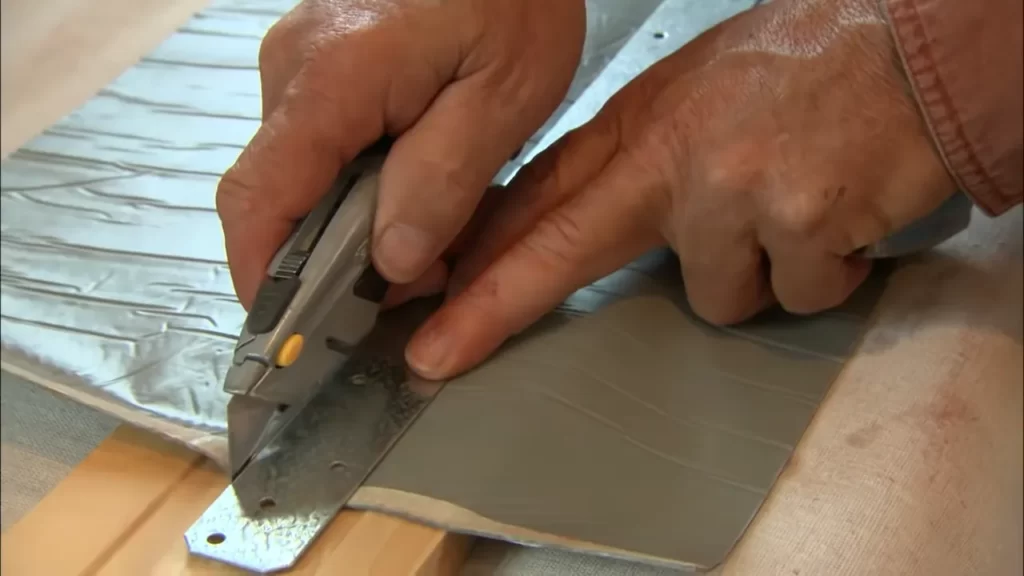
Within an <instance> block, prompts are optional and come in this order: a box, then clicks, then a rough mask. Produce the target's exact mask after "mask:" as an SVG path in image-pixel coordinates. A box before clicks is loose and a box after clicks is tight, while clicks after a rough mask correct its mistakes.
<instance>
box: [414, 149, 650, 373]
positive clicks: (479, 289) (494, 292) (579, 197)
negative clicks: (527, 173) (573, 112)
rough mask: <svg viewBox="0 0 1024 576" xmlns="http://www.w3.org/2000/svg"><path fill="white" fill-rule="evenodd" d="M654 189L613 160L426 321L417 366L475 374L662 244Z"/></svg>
mask: <svg viewBox="0 0 1024 576" xmlns="http://www.w3.org/2000/svg"><path fill="white" fill-rule="evenodd" d="M654 186H656V184H654V183H651V184H644V183H640V184H638V178H637V174H636V172H635V169H634V168H633V167H632V166H631V165H629V162H628V161H627V160H624V159H623V158H622V157H620V158H619V162H614V161H613V162H612V163H611V164H610V165H609V166H608V168H607V169H606V171H605V172H603V173H602V174H601V175H600V176H599V177H598V178H597V179H596V180H595V181H594V182H593V183H592V184H590V185H588V186H586V188H584V189H583V190H582V191H581V192H579V193H577V194H576V195H575V196H574V197H573V198H572V199H571V200H568V201H567V202H565V203H564V204H562V205H561V206H560V207H558V208H556V209H554V210H553V211H551V212H549V213H548V214H547V215H545V216H543V217H542V218H541V219H540V220H538V221H537V223H536V224H535V225H534V226H533V227H532V228H531V229H530V230H529V231H528V232H527V233H526V234H525V235H523V236H522V237H521V238H520V239H519V240H518V241H517V242H516V243H515V244H513V245H512V246H511V247H510V248H509V249H508V250H506V251H505V252H504V253H503V254H502V255H501V256H500V257H498V258H497V260H495V261H494V262H493V263H492V264H491V265H490V266H488V267H487V268H486V269H485V270H484V271H483V273H481V274H480V275H479V276H478V277H477V278H476V279H475V280H473V282H472V283H470V284H469V286H468V287H467V288H466V289H465V290H463V291H462V292H460V293H459V294H458V295H457V296H455V297H454V298H453V299H452V300H450V301H449V302H447V303H446V304H445V305H444V306H443V307H442V308H441V309H440V310H439V311H438V312H437V313H436V314H435V315H434V316H433V317H431V318H430V319H429V320H428V321H427V322H426V324H424V326H423V327H422V328H421V329H420V330H419V331H418V332H417V333H416V334H415V335H414V336H413V340H412V341H411V342H410V345H409V348H408V350H407V353H406V357H407V361H408V362H409V364H410V366H411V367H412V368H413V369H414V370H416V371H417V372H419V373H420V374H421V375H422V376H424V377H427V378H432V379H434V378H437V379H440V378H448V377H451V376H454V375H456V374H458V373H461V372H463V371H465V370H468V369H470V368H472V367H473V366H475V365H476V364H477V363H479V362H481V361H482V360H484V359H485V358H486V357H487V356H488V355H490V354H491V353H492V352H493V351H494V350H495V349H497V347H498V346H500V345H501V344H502V343H503V342H504V341H505V340H506V339H507V338H508V337H510V336H512V335H513V334H516V333H518V332H520V331H521V330H523V329H525V328H526V327H528V326H529V325H531V324H532V323H534V322H535V321H537V320H538V319H540V317H541V316H543V315H544V314H545V313H547V312H549V311H550V310H552V309H554V308H555V307H556V306H557V305H558V304H560V303H561V302H562V301H564V300H565V298H566V297H568V296H569V295H571V294H572V293H573V292H575V291H576V290H577V289H579V288H581V287H583V286H585V285H587V284H589V283H591V282H594V281H596V280H598V279H600V278H602V277H604V276H606V275H608V274H610V273H612V272H614V271H615V270H617V269H619V268H621V267H622V266H624V265H626V264H628V263H629V262H631V261H632V260H634V259H635V258H637V257H639V256H640V255H642V254H643V253H645V252H647V251H648V250H651V249H653V248H655V247H657V246H659V245H662V244H663V243H664V242H663V240H662V238H661V235H660V233H659V231H658V229H657V227H656V226H655V222H656V217H657V213H658V211H657V208H658V203H659V200H660V199H661V198H662V197H663V195H662V194H661V193H652V192H653V190H652V189H653V187H654Z"/></svg>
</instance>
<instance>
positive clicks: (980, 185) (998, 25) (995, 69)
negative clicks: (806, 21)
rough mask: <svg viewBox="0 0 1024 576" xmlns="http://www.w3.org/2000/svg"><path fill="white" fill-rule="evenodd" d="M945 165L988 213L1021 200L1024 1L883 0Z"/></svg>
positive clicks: (1023, 195)
mask: <svg viewBox="0 0 1024 576" xmlns="http://www.w3.org/2000/svg"><path fill="white" fill-rule="evenodd" d="M879 1H880V2H881V3H882V7H883V9H884V10H885V12H886V15H887V17H888V20H889V25H890V27H891V29H892V33H893V36H894V38H895V40H896V44H897V47H898V49H899V53H900V58H901V59H902V61H903V65H904V69H905V70H906V73H907V76H908V78H909V79H910V83H911V85H912V86H913V90H914V95H915V97H916V99H917V103H918V105H919V106H920V109H921V112H922V114H923V115H924V117H925V120H926V121H927V123H928V127H929V130H930V131H931V134H932V137H933V139H934V141H935V144H936V146H937V148H938V149H939V151H940V153H941V154H942V157H943V160H944V161H945V163H946V167H947V169H948V170H949V172H950V174H952V176H953V178H954V179H955V180H956V181H957V183H958V184H959V186H960V188H961V190H963V191H964V192H966V193H967V194H968V195H969V196H971V198H972V199H973V200H974V202H975V204H976V205H978V206H979V207H980V208H981V209H982V210H984V211H985V212H986V213H988V214H989V215H993V216H995V215H999V214H1001V213H1003V212H1005V211H1007V210H1009V209H1010V208H1012V207H1014V206H1015V205H1017V204H1019V203H1021V201H1022V199H1024V154H1022V151H1024V144H1022V141H1024V127H1022V108H1024V99H1022V90H1024V88H1022V86H1024V73H1022V68H1024V47H1022V43H1021V35H1022V34H1021V31H1022V28H1024V15H1022V9H1021V6H1022V5H1024V2H1021V0H879Z"/></svg>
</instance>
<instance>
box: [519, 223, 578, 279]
mask: <svg viewBox="0 0 1024 576" xmlns="http://www.w3.org/2000/svg"><path fill="white" fill-rule="evenodd" d="M583 235H584V231H583V229H582V228H581V227H580V226H579V224H578V223H577V222H576V220H575V218H573V217H572V216H570V215H568V214H564V213H562V212H559V211H556V212H553V213H551V214H550V215H548V216H547V217H546V218H544V219H543V220H541V221H540V222H538V223H537V225H536V226H535V228H534V231H533V232H532V233H531V234H528V235H527V236H526V237H525V238H524V239H523V241H522V244H521V246H522V248H523V249H524V250H526V251H527V252H528V253H529V256H530V257H532V258H533V259H534V260H538V261H539V262H540V263H541V264H542V265H543V266H545V267H551V268H553V267H561V266H571V265H573V264H575V263H577V262H579V261H580V256H581V255H580V247H581V246H582V245H583V242H582V240H583Z"/></svg>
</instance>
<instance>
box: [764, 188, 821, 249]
mask: <svg viewBox="0 0 1024 576" xmlns="http://www.w3.org/2000/svg"><path fill="white" fill-rule="evenodd" d="M775 196H776V197H777V198H778V200H777V201H775V202H773V204H774V206H773V207H772V212H773V213H774V214H773V215H774V218H773V220H774V224H775V226H777V227H778V229H779V230H780V231H782V232H784V233H785V234H786V235H788V236H793V237H797V238H810V237H812V236H814V235H815V234H816V233H817V232H818V231H819V230H820V229H821V226H822V224H823V223H824V221H825V216H826V214H827V211H826V210H825V209H824V207H823V206H822V204H821V202H820V201H818V199H817V198H815V197H814V195H812V194H807V193H803V192H793V191H789V192H782V193H779V194H776V195H775Z"/></svg>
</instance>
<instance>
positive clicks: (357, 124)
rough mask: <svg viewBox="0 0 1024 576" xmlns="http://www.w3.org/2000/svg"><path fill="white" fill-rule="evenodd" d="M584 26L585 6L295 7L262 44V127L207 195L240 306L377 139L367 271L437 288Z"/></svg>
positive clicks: (531, 2)
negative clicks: (372, 267) (300, 225)
mask: <svg viewBox="0 0 1024 576" xmlns="http://www.w3.org/2000/svg"><path fill="white" fill-rule="evenodd" d="M585 32H586V13H585V6H584V0H562V1H559V2H548V1H546V0H452V1H449V2H431V1H427V0H304V1H303V2H302V3H301V4H299V5H298V6H297V7H296V8H295V9H294V10H292V11H291V12H290V13H289V14H288V15H286V16H285V17H284V18H283V19H282V20H281V21H280V22H278V23H277V24H275V25H274V27H273V28H272V29H271V30H270V31H269V33H268V34H267V36H266V38H265V39H264V41H263V44H262V46H261V48H260V78H261V82H262V93H263V123H262V125H261V126H260V128H259V130H258V131H257V133H256V134H255V136H254V137H253V139H252V141H251V142H250V143H249V145H248V146H247V147H246V148H245V150H244V151H243V152H242V153H241V155H240V156H239V158H238V160H237V162H236V163H235V165H234V166H232V167H231V169H230V170H228V171H227V173H226V174H225V175H224V177H223V178H222V180H221V182H220V186H219V187H218V190H217V211H218V213H219V215H220V218H221V222H222V225H223V228H224V235H225V241H226V250H227V257H228V263H229V264H230V267H231V275H232V280H233V281H234V284H235V290H236V292H237V294H238V297H239V300H240V301H241V302H242V304H243V305H244V306H245V307H248V306H249V304H250V303H251V302H252V299H253V297H254V295H255V292H256V289H257V288H258V286H259V283H260V281H261V280H262V278H263V276H264V275H265V273H266V269H267V266H268V264H269V262H270V260H271V259H272V258H273V256H274V253H275V252H276V251H277V250H278V249H279V248H280V246H281V244H282V243H283V242H284V241H285V240H286V239H287V237H288V235H289V234H290V233H291V232H292V230H293V227H294V225H295V223H296V222H297V221H298V220H300V219H301V218H302V217H304V216H305V215H306V214H308V213H309V211H310V210H311V209H312V208H313V207H314V206H315V205H316V203H317V201H318V200H319V199H320V198H321V197H322V196H323V195H324V194H325V193H326V192H327V190H328V189H329V187H330V185H331V183H332V182H333V180H334V179H335V177H336V176H337V174H338V171H339V170H340V168H341V167H342V166H343V165H344V164H345V163H347V162H348V161H350V160H351V159H352V158H353V157H354V156H355V155H357V154H358V153H359V152H360V151H362V150H363V149H364V148H366V147H367V146H369V145H370V144H372V143H373V142H375V141H377V140H378V139H379V138H380V137H381V136H383V135H385V134H389V135H393V136H397V140H396V142H395V143H394V145H393V147H392V149H391V151H390V153H389V155H388V158H387V160H386V162H385V164H384V167H383V171H382V173H381V179H380V192H379V200H378V207H377V214H376V220H375V222H374V231H373V242H372V246H373V259H374V262H375V264H376V267H377V269H378V271H379V272H380V273H381V274H382V275H383V276H384V277H385V278H387V279H388V280H389V281H391V282H392V283H395V284H396V285H398V288H397V290H398V291H401V290H402V289H403V288H405V289H407V290H412V291H414V292H416V293H423V292H429V291H431V290H436V291H439V290H441V289H443V287H444V282H445V280H446V278H447V269H446V268H445V265H444V264H443V263H442V262H441V261H440V260H439V259H438V258H439V256H440V255H441V254H442V252H443V251H444V250H445V249H446V247H447V246H448V245H449V244H450V243H451V242H452V240H453V238H454V237H455V236H456V234H457V233H458V232H459V231H460V230H461V229H462V228H463V227H464V225H465V224H466V222H467V221H468V220H469V218H470V216H471V215H472V214H473V212H474V209H475V208H476V206H477V204H478V202H479V200H480V198H481V197H482V196H483V194H484V191H485V190H486V188H487V186H488V184H489V183H490V181H491V179H492V178H493V176H494V174H495V173H497V171H498V170H499V169H500V168H501V166H502V165H503V164H504V163H505V162H507V161H508V159H509V158H510V157H511V156H512V155H513V154H514V153H515V151H516V149H518V148H519V147H520V146H522V144H523V143H524V142H525V141H526V139H527V138H529V136H530V135H531V134H533V132H535V131H536V130H537V129H538V128H539V127H540V126H541V124H542V123H543V122H544V121H545V120H546V119H547V117H548V116H550V115H551V113H552V112H553V111H554V110H555V108H556V107H557V106H558V104H559V103H560V102H561V100H562V98H563V97H564V96H565V92H566V91H567V90H568V87H569V84H570V82H571V80H572V76H573V74H574V72H575V70H576V66H577V63H578V61H579V58H580V55H581V51H582V45H583V40H584V35H585ZM409 283H412V284H409ZM403 285H405V286H403Z"/></svg>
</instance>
